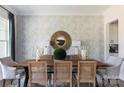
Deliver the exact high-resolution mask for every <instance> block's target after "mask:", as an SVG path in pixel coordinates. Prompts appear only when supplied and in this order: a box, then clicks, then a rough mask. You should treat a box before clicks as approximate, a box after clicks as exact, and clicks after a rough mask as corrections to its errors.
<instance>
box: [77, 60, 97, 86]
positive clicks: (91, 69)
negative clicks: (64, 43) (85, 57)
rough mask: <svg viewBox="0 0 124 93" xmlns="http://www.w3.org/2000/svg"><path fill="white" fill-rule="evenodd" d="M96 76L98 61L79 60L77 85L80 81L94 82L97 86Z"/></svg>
mask: <svg viewBox="0 0 124 93" xmlns="http://www.w3.org/2000/svg"><path fill="white" fill-rule="evenodd" d="M95 77H96V61H79V62H78V79H77V85H78V86H80V83H89V84H90V83H93V86H95V82H96V81H95Z"/></svg>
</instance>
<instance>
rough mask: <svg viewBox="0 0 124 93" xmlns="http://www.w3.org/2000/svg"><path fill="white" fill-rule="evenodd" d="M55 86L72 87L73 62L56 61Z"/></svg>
mask: <svg viewBox="0 0 124 93" xmlns="http://www.w3.org/2000/svg"><path fill="white" fill-rule="evenodd" d="M53 83H54V86H56V85H57V84H62V83H67V84H68V83H69V85H70V87H72V61H62V60H54V75H53Z"/></svg>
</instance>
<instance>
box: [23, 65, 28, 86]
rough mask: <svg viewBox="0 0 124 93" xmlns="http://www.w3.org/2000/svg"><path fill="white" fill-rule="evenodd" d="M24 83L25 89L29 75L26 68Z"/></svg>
mask: <svg viewBox="0 0 124 93" xmlns="http://www.w3.org/2000/svg"><path fill="white" fill-rule="evenodd" d="M24 69H25V81H24V87H27V85H28V79H29V75H28V67H25V68H24Z"/></svg>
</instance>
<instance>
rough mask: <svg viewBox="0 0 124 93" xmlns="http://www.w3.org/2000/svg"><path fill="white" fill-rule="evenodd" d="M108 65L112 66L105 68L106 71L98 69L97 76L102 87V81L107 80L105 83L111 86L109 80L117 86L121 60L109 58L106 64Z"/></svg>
mask: <svg viewBox="0 0 124 93" xmlns="http://www.w3.org/2000/svg"><path fill="white" fill-rule="evenodd" d="M106 63H107V64H109V65H112V66H111V67H107V68H106V69H98V70H97V74H98V75H99V76H101V77H102V83H103V86H104V80H105V79H107V81H108V82H107V83H109V84H111V82H110V80H116V81H117V86H119V84H118V80H119V79H120V78H119V74H120V67H121V63H122V58H119V57H114V56H110V57H109V59H108V60H107V62H106Z"/></svg>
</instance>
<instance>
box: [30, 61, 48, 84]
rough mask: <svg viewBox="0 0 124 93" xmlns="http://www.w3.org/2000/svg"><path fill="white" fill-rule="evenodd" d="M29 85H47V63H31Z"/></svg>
mask: <svg viewBox="0 0 124 93" xmlns="http://www.w3.org/2000/svg"><path fill="white" fill-rule="evenodd" d="M28 68H29V85H30V86H31V84H32V83H40V84H45V85H47V82H48V79H47V62H46V61H40V62H29V64H28Z"/></svg>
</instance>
